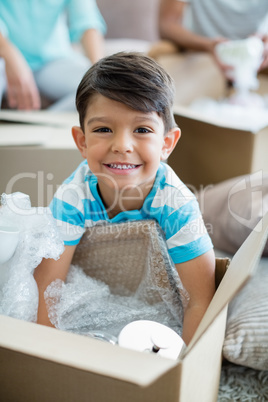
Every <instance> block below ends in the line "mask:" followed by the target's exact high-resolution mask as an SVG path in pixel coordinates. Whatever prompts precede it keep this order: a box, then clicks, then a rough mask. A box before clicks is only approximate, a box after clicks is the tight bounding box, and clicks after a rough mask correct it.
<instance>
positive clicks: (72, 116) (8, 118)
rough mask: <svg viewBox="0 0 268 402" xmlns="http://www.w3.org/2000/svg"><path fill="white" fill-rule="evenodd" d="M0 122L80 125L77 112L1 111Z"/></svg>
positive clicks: (60, 125) (62, 125) (64, 125)
mask: <svg viewBox="0 0 268 402" xmlns="http://www.w3.org/2000/svg"><path fill="white" fill-rule="evenodd" d="M0 121H3V122H13V123H27V124H42V125H49V126H56V127H58V126H59V127H66V126H67V127H69V126H73V125H78V124H79V123H78V113H77V112H51V111H48V110H35V111H27V112H25V111H19V110H0Z"/></svg>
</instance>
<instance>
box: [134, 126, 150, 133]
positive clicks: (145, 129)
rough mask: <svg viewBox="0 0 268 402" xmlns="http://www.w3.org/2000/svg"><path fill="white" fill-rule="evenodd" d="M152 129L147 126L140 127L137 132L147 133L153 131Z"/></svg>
mask: <svg viewBox="0 0 268 402" xmlns="http://www.w3.org/2000/svg"><path fill="white" fill-rule="evenodd" d="M151 132H152V131H151V130H149V128H146V127H139V128H137V129H136V130H135V133H140V134H146V133H151Z"/></svg>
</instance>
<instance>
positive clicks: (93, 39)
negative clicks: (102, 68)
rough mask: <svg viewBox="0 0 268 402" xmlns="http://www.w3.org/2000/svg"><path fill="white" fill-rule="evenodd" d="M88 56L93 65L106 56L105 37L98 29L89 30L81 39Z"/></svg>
mask: <svg viewBox="0 0 268 402" xmlns="http://www.w3.org/2000/svg"><path fill="white" fill-rule="evenodd" d="M81 43H82V46H83V49H84V52H85V54H86V56H87V57H88V58H89V60H90V61H91V62H92V63H96V62H97V61H98V60H99V59H101V58H102V57H103V56H104V39H103V35H102V34H101V33H100V32H99V31H97V30H96V29H87V30H86V31H85V32H84V34H83V35H82V38H81Z"/></svg>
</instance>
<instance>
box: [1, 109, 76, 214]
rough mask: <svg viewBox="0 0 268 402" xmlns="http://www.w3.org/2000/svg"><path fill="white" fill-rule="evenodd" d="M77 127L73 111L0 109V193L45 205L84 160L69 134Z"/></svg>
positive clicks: (37, 204) (39, 205) (34, 203)
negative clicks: (16, 195) (27, 196)
mask: <svg viewBox="0 0 268 402" xmlns="http://www.w3.org/2000/svg"><path fill="white" fill-rule="evenodd" d="M77 124H78V114H77V113H75V112H62V113H55V112H48V111H44V110H42V111H32V112H31V111H30V112H27V113H26V112H25V111H12V110H0V172H1V175H0V194H2V193H7V194H11V193H14V192H16V191H20V192H23V193H26V194H28V195H29V196H30V199H31V202H32V206H36V207H37V206H38V207H41V206H47V205H48V204H49V203H50V201H51V199H52V197H53V194H54V193H55V192H56V190H57V188H58V186H59V185H60V184H61V183H62V182H63V180H65V179H66V178H67V177H68V176H69V175H70V174H71V173H72V172H73V171H74V170H75V169H76V168H77V166H78V165H79V163H81V162H82V160H83V158H82V156H81V155H80V152H79V151H78V149H77V148H76V145H75V143H74V141H73V138H72V134H71V127H72V126H73V125H77Z"/></svg>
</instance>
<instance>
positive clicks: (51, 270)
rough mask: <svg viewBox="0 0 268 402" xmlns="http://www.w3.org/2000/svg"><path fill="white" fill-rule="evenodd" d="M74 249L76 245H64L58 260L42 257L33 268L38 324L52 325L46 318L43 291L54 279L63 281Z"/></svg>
mask: <svg viewBox="0 0 268 402" xmlns="http://www.w3.org/2000/svg"><path fill="white" fill-rule="evenodd" d="M75 249H76V246H66V247H65V250H64V252H63V253H62V255H61V256H60V258H59V259H58V260H53V259H43V260H42V262H41V264H40V265H38V267H37V268H36V269H35V272H34V279H35V280H36V283H37V286H38V290H39V306H38V313H37V323H38V324H43V325H47V326H50V327H53V325H52V324H51V322H50V320H49V318H48V312H47V308H46V303H45V299H44V292H45V290H46V288H47V286H48V285H49V284H50V283H51V282H53V281H55V280H56V279H61V280H63V281H65V279H66V276H67V274H68V271H69V267H70V264H71V261H72V258H73V255H74V252H75Z"/></svg>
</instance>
